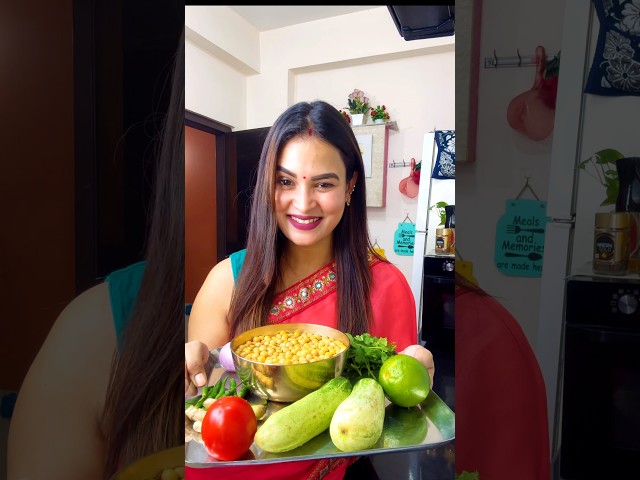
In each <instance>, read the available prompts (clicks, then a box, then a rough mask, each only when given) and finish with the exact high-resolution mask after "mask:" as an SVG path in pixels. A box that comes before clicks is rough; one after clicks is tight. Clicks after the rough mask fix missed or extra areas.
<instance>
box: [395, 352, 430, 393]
mask: <svg viewBox="0 0 640 480" xmlns="http://www.w3.org/2000/svg"><path fill="white" fill-rule="evenodd" d="M398 353H403V354H405V355H409V356H411V357H414V358H416V359H418V360H420V363H422V364H423V365H424V366H425V367H427V371H428V372H429V378H430V379H431V388H433V376H434V375H435V373H436V367H435V364H434V363H433V354H432V353H431V352H430V351H429V350H427V349H426V348H424V347H423V346H422V345H409V346H408V347H407V348H405V349H404V350H403V351H401V352H398Z"/></svg>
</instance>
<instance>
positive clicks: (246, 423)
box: [202, 397, 258, 461]
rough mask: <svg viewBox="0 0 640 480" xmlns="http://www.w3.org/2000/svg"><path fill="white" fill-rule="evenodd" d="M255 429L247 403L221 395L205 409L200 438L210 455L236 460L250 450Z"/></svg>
mask: <svg viewBox="0 0 640 480" xmlns="http://www.w3.org/2000/svg"><path fill="white" fill-rule="evenodd" d="M257 429H258V422H257V420H256V415H255V413H253V409H252V408H251V405H249V402H247V401H246V400H245V399H244V398H240V397H222V398H219V399H218V400H216V401H215V402H213V403H212V404H211V406H210V407H209V408H208V409H207V413H206V414H205V416H204V420H202V441H203V442H204V446H205V448H206V449H207V452H209V455H211V456H212V457H214V458H217V459H218V460H224V461H229V460H235V459H237V458H240V457H241V456H242V454H243V453H245V452H246V451H247V450H249V448H250V447H251V444H252V443H253V437H254V435H255V434H256V430H257Z"/></svg>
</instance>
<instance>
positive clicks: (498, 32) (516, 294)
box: [456, 0, 564, 347]
mask: <svg viewBox="0 0 640 480" xmlns="http://www.w3.org/2000/svg"><path fill="white" fill-rule="evenodd" d="M563 12H564V1H561V2H557V1H555V0H541V1H540V2H535V3H532V2H529V3H526V2H502V1H500V0H483V1H482V22H481V43H480V72H479V90H478V98H479V103H478V131H477V148H476V154H477V155H476V161H475V162H474V163H471V164H462V163H458V165H457V170H456V199H457V203H458V205H459V208H457V209H456V220H457V222H456V231H457V234H458V235H457V248H458V252H459V253H460V254H461V255H462V256H463V257H464V259H465V260H469V261H471V262H473V273H474V276H475V277H476V278H477V279H478V281H479V283H480V286H481V287H482V288H484V289H485V290H487V291H488V292H489V293H490V294H492V295H494V296H496V297H497V299H498V300H499V301H500V302H501V303H502V304H503V305H504V306H505V307H506V308H507V309H508V310H509V311H510V312H511V313H512V314H513V316H514V317H515V318H516V319H517V320H518V322H520V324H521V326H522V328H523V330H524V332H525V334H526V336H527V338H528V340H529V342H530V344H531V345H532V346H533V347H535V345H536V341H537V338H536V336H537V330H538V301H539V296H540V279H539V278H528V277H510V276H505V275H504V274H502V273H501V272H500V271H499V270H498V269H497V268H496V266H495V264H494V246H495V238H496V231H495V229H496V223H497V222H498V220H499V218H500V217H501V216H502V215H503V214H504V212H505V201H506V200H508V199H512V198H516V196H517V195H518V193H519V192H520V190H521V188H522V187H523V186H524V184H525V177H526V176H529V177H530V178H529V184H530V185H531V187H532V188H533V189H534V191H535V193H536V194H537V196H538V197H539V198H540V199H541V200H545V199H546V197H547V182H548V175H549V165H550V156H551V144H552V138H553V134H552V135H551V137H550V138H548V139H546V140H544V141H542V142H534V141H531V140H529V139H527V138H525V137H523V136H522V135H520V134H518V133H517V132H515V131H514V130H512V129H511V128H510V127H509V125H508V123H507V116H506V112H507V107H508V105H509V102H510V101H511V100H512V99H513V98H514V97H515V96H517V95H519V94H520V93H522V92H524V91H526V90H529V89H530V88H531V87H532V86H533V82H534V76H535V68H534V67H520V68H516V67H514V68H496V69H486V68H484V58H485V57H491V56H493V51H494V49H495V51H496V55H497V56H498V57H512V56H516V55H517V53H516V52H517V49H520V54H521V55H522V56H533V54H534V52H535V48H536V46H537V45H542V46H544V47H545V49H546V51H547V55H555V54H556V53H558V50H559V49H560V43H561V40H562V21H563ZM561 71H562V65H561ZM522 198H529V199H531V198H534V197H533V196H532V195H531V194H530V193H528V192H527V193H526V194H523V197H522Z"/></svg>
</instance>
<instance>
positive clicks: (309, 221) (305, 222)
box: [291, 217, 320, 225]
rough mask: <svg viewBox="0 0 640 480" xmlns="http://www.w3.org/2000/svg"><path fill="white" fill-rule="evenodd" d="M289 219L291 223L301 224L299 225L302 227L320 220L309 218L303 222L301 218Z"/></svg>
mask: <svg viewBox="0 0 640 480" xmlns="http://www.w3.org/2000/svg"><path fill="white" fill-rule="evenodd" d="M291 218H292V219H293V221H294V222H296V223H301V224H303V225H308V224H310V223H315V222H317V221H318V220H320V218H318V217H315V218H309V219H307V220H303V219H302V218H297V217H291Z"/></svg>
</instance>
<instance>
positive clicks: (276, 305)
mask: <svg viewBox="0 0 640 480" xmlns="http://www.w3.org/2000/svg"><path fill="white" fill-rule="evenodd" d="M377 262H380V260H379V259H378V258H376V257H375V256H373V255H372V254H371V253H369V267H372V266H373V265H374V264H375V263H377ZM335 268H336V264H335V262H331V263H330V264H328V265H326V266H324V267H322V268H321V269H320V270H318V271H317V272H315V273H313V274H312V275H310V276H308V277H307V278H304V279H302V280H301V281H299V282H298V283H296V284H294V285H292V286H291V287H289V288H287V289H286V290H284V291H282V292H280V293H279V294H277V295H276V298H275V299H274V301H273V305H272V307H271V310H270V311H269V323H270V324H277V323H282V322H284V321H285V320H287V319H288V318H289V317H291V316H293V315H296V314H298V313H300V312H301V311H303V310H304V309H306V308H307V307H309V306H311V305H313V304H314V303H316V302H318V301H320V300H321V299H323V298H324V297H326V296H327V295H329V294H330V293H332V292H335V290H336V284H337V279H336V278H337V277H336V271H335Z"/></svg>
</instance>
